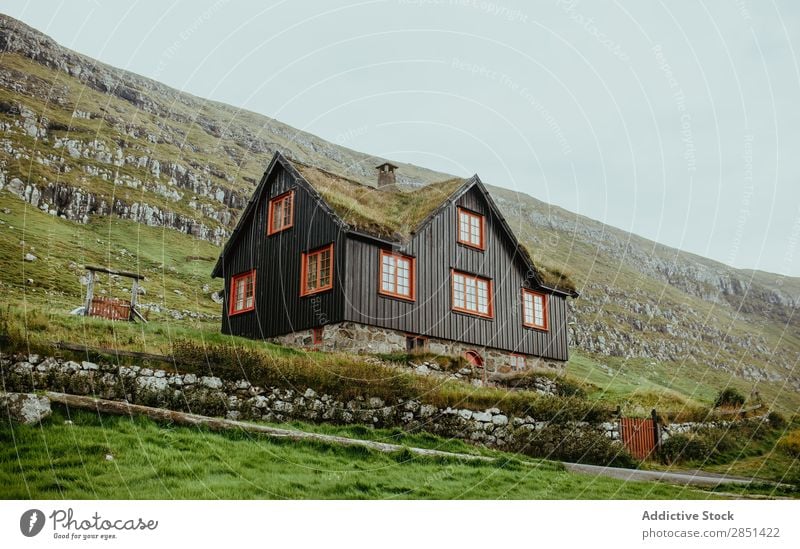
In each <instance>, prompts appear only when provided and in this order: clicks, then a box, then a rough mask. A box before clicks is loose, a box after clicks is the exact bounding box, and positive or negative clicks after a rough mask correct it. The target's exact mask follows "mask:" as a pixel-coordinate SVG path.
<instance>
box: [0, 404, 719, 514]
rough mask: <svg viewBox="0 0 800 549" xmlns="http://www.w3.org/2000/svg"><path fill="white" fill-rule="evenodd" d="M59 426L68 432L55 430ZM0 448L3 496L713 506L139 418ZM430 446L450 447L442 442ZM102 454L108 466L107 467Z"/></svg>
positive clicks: (13, 435)
mask: <svg viewBox="0 0 800 549" xmlns="http://www.w3.org/2000/svg"><path fill="white" fill-rule="evenodd" d="M67 417H69V418H70V419H71V421H73V424H72V425H68V424H65V419H67ZM348 429H350V430H351V431H352V430H353V429H355V428H353V427H350V428H348ZM364 429H365V431H359V432H361V433H362V434H363V433H364V432H366V431H367V429H366V428H364ZM0 441H2V445H1V446H0V498H3V499H12V498H13V499H17V498H18V499H28V498H34V499H95V498H102V499H121V498H133V499H161V498H163V499H216V498H222V499H251V498H269V499H281V498H292V499H298V498H314V499H327V498H335V499H398V498H399V499H417V498H420V499H454V498H466V499H686V498H693V499H705V498H713V497H715V496H714V495H713V494H709V493H708V492H703V491H700V490H695V489H689V488H682V487H674V486H669V485H664V484H655V483H636V482H621V481H618V480H614V479H607V478H595V477H591V476H586V475H577V474H571V473H567V472H566V471H564V470H563V468H562V467H561V466H560V465H559V464H557V463H553V462H548V461H534V460H521V459H518V458H517V457H516V456H513V455H509V454H500V453H494V454H493V455H496V456H498V457H500V458H501V459H500V460H499V461H498V462H497V463H473V462H462V461H459V460H454V459H441V458H421V457H416V456H413V455H412V454H410V453H409V452H398V453H395V454H382V453H378V452H374V451H371V450H368V449H363V448H354V447H340V446H332V445H328V444H320V443H307V442H302V443H298V442H286V441H276V440H271V439H267V438H258V437H254V436H252V435H249V434H246V433H242V432H225V433H212V432H209V431H206V430H203V429H196V428H187V427H176V426H172V425H161V424H157V423H155V422H153V421H150V420H147V419H143V418H135V419H131V418H129V417H118V416H97V415H94V414H91V413H88V412H78V411H74V410H73V411H71V413H70V414H69V416H67V412H66V411H65V410H63V409H60V408H56V410H55V411H54V414H53V416H52V417H51V419H49V420H47V421H46V422H45V423H44V424H43V425H42V426H35V427H29V426H19V425H14V426H13V428H12V427H11V426H9V425H8V424H6V423H4V424H2V425H1V426H0ZM406 441H407V442H417V441H419V439H418V438H413V437H412V438H409V439H407V440H406ZM428 442H429V443H430V442H432V443H434V444H435V445H437V444H438V445H439V446H440V447H443V448H450V449H452V448H454V446H452V443H451V442H449V441H441V442H439V441H436V440H435V439H429V440H428ZM459 444H460V443H459ZM455 447H458V445H456V446H455ZM107 454H110V455H112V456H113V460H110V461H109V460H106V455H107Z"/></svg>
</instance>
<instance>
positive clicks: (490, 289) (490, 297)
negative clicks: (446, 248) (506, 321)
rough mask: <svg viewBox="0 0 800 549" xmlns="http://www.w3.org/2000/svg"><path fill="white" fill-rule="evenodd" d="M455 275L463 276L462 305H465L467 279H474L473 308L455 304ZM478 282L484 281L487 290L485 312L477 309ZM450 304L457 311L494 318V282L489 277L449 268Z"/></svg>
mask: <svg viewBox="0 0 800 549" xmlns="http://www.w3.org/2000/svg"><path fill="white" fill-rule="evenodd" d="M456 276H463V277H464V305H467V290H466V286H467V280H474V281H475V291H476V293H475V309H474V310H473V309H469V308H467V307H466V306H465V307H458V306H457V305H456ZM478 282H486V292H487V296H486V299H487V304H486V305H487V311H488V312H486V313H482V312H480V311H479V310H478V293H477V289H478ZM450 304H451V308H452V309H453V310H454V311H456V312H459V313H466V314H469V315H473V316H479V317H481V318H494V284H493V283H492V279H491V278H484V277H482V276H477V275H471V274H468V273H465V272H462V271H457V270H455V269H450Z"/></svg>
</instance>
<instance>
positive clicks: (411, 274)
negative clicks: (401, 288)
mask: <svg viewBox="0 0 800 549" xmlns="http://www.w3.org/2000/svg"><path fill="white" fill-rule="evenodd" d="M386 256H388V257H394V258H395V261H397V260H398V259H400V260H404V261H408V279H409V280H408V292H409V293H408V295H406V294H401V293H398V292H397V291H394V292H392V291H389V290H385V289H384V288H383V258H384V257H386ZM378 264H379V267H378V271H379V272H378V293H379V294H381V295H385V296H389V297H396V298H398V299H405V300H407V301H414V300H415V299H416V293H417V291H416V285H417V280H416V279H417V277H416V275H415V270H416V259H415V258H413V257H411V256H409V255H403V254H400V253H397V252H390V251H386V250H380V253H379V256H378ZM397 280H398V277H397V265H396V264H395V269H394V280H393V283H394V288H395V290H397V287H398V284H397Z"/></svg>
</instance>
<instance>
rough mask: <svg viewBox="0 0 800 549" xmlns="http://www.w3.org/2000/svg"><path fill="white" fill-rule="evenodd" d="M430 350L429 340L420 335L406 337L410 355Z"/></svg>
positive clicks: (407, 349)
mask: <svg viewBox="0 0 800 549" xmlns="http://www.w3.org/2000/svg"><path fill="white" fill-rule="evenodd" d="M427 350H428V338H427V337H423V336H418V335H407V336H406V351H408V352H409V353H422V352H425V351H427Z"/></svg>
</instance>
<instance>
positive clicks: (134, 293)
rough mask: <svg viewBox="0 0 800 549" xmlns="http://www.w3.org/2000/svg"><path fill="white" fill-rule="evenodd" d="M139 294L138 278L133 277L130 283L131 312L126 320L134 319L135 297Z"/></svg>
mask: <svg viewBox="0 0 800 549" xmlns="http://www.w3.org/2000/svg"><path fill="white" fill-rule="evenodd" d="M138 295H139V279H137V278H134V279H133V284H131V312H130V315H129V318H128V320H134V316H133V315H134V313H135V312H136V297H137V296H138Z"/></svg>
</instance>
